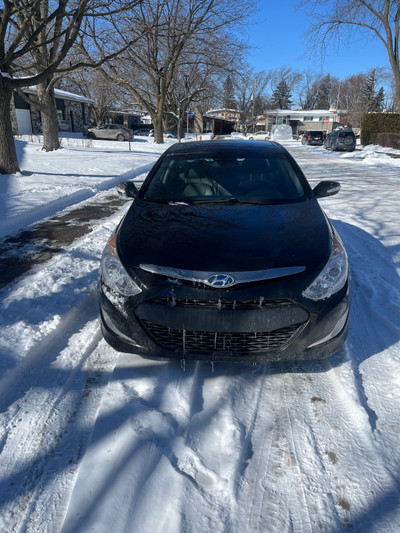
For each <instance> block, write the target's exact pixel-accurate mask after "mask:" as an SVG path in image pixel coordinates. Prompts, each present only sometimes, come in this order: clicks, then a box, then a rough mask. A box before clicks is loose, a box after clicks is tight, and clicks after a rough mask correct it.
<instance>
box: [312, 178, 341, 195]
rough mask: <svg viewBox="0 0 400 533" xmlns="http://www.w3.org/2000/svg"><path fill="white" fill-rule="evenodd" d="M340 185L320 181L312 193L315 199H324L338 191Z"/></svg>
mask: <svg viewBox="0 0 400 533" xmlns="http://www.w3.org/2000/svg"><path fill="white" fill-rule="evenodd" d="M340 187H341V185H340V183H339V182H338V181H320V182H319V183H318V185H317V186H316V187H314V189H313V192H314V194H315V196H316V197H317V198H324V197H325V196H333V195H334V194H337V193H338V192H339V191H340Z"/></svg>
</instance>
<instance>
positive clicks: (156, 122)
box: [153, 114, 164, 144]
mask: <svg viewBox="0 0 400 533" xmlns="http://www.w3.org/2000/svg"><path fill="white" fill-rule="evenodd" d="M153 126H154V142H155V143H157V144H162V143H163V142H164V135H163V119H162V115H161V116H160V115H159V114H158V115H157V116H156V117H153Z"/></svg>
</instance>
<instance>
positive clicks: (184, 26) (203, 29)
mask: <svg viewBox="0 0 400 533" xmlns="http://www.w3.org/2000/svg"><path fill="white" fill-rule="evenodd" d="M254 5H255V2H254V0H142V2H141V3H140V5H139V6H138V7H137V8H136V9H134V10H132V12H131V15H130V17H129V20H127V21H126V23H125V26H124V27H123V32H122V35H121V34H120V35H119V37H120V38H122V39H130V40H133V39H136V40H137V41H136V45H135V47H134V48H131V49H128V50H127V51H126V52H125V53H124V54H122V55H121V56H120V57H119V58H118V60H116V61H113V62H112V63H109V64H108V67H107V68H106V69H105V72H106V73H107V75H108V76H109V77H110V79H112V80H114V82H115V83H117V84H119V85H120V86H121V87H123V88H124V89H126V90H127V91H129V92H130V94H131V95H132V96H133V98H135V100H136V101H137V102H138V103H139V104H140V105H141V106H142V107H143V108H144V109H145V110H146V111H147V112H148V113H149V115H150V116H151V119H152V122H153V125H154V140H155V142H157V143H160V142H163V133H162V132H163V119H164V114H165V112H166V110H167V108H168V102H170V101H171V93H172V92H174V90H175V88H176V85H177V83H176V82H177V77H176V73H177V72H179V73H185V74H184V75H187V76H189V79H188V82H187V89H186V95H185V96H186V97H187V96H188V94H189V91H190V92H191V94H192V97H194V95H195V94H193V93H198V92H199V91H200V89H201V88H200V87H196V88H195V89H194V90H193V85H192V80H193V75H192V73H193V72H194V70H195V66H196V65H197V66H198V67H197V68H198V69H200V67H201V68H203V67H204V66H205V65H219V61H220V60H221V58H222V54H223V52H224V51H225V52H226V50H227V47H226V43H229V46H230V47H231V48H234V47H235V45H237V44H240V43H238V39H233V36H232V35H230V34H229V33H228V30H231V31H232V30H233V29H234V28H237V27H238V26H240V25H242V24H243V23H244V22H243V21H244V20H245V19H246V18H247V17H248V16H249V15H250V14H251V13H252V12H253V11H254ZM226 53H227V52H226ZM227 59H228V58H227V57H226V58H224V59H223V61H224V62H225V63H226V62H227ZM185 65H186V68H185ZM180 83H181V86H182V88H181V94H184V93H185V86H184V80H180ZM188 101H189V99H188V98H186V99H185V104H187V103H188Z"/></svg>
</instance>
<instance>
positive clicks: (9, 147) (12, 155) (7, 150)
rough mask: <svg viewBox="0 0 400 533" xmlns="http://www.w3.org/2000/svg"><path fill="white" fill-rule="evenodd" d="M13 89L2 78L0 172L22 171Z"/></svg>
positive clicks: (0, 84)
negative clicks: (15, 132)
mask: <svg viewBox="0 0 400 533" xmlns="http://www.w3.org/2000/svg"><path fill="white" fill-rule="evenodd" d="M12 95H13V91H12V89H11V88H9V87H7V81H6V79H5V78H3V79H1V78H0V174H16V173H17V172H20V170H19V166H18V159H17V152H16V150H15V143H14V137H13V132H12V124H11V98H12Z"/></svg>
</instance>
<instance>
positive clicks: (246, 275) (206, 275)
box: [139, 263, 306, 289]
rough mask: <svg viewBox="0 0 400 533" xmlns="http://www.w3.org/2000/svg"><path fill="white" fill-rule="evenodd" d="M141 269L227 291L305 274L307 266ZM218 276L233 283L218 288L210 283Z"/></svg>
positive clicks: (154, 267)
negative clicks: (238, 269) (239, 269)
mask: <svg viewBox="0 0 400 533" xmlns="http://www.w3.org/2000/svg"><path fill="white" fill-rule="evenodd" d="M139 267H140V268H141V269H142V270H144V271H145V272H150V273H151V274H158V275H159V276H164V277H166V278H170V279H174V280H182V281H191V282H192V283H203V284H204V285H207V286H208V287H212V288H214V289H225V288H229V287H232V286H233V285H239V284H241V283H255V282H257V281H266V280H269V279H276V278H284V277H287V276H293V275H295V274H299V273H300V272H304V270H305V269H306V267H305V266H295V267H282V268H269V269H267V270H253V271H248V272H229V273H226V272H204V271H200V270H181V269H178V268H170V267H164V266H159V265H149V264H143V263H142V264H140V265H139ZM216 275H221V276H224V275H229V276H230V277H232V278H233V282H232V283H230V284H229V286H226V287H225V286H216V285H213V284H211V283H210V281H209V279H210V278H212V277H214V276H216Z"/></svg>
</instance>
